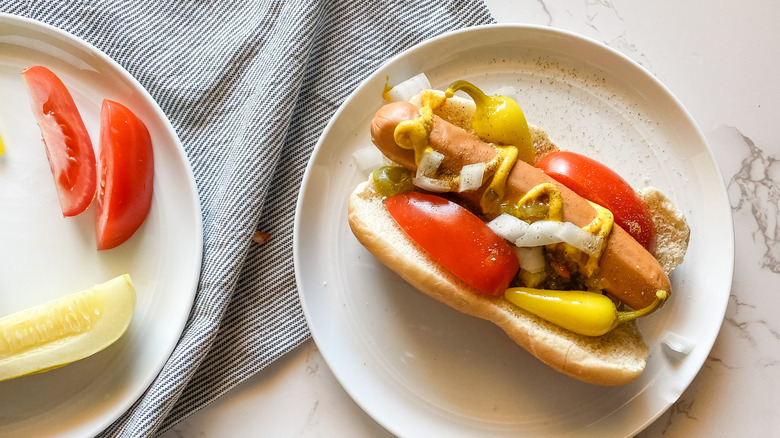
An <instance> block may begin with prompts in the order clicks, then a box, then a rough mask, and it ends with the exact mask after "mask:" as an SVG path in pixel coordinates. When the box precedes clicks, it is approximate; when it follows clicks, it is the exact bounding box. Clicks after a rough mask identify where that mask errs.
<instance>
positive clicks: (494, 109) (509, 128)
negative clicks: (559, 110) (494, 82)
mask: <svg viewBox="0 0 780 438" xmlns="http://www.w3.org/2000/svg"><path fill="white" fill-rule="evenodd" d="M456 91H464V92H465V93H466V94H468V95H469V96H471V98H472V99H473V100H474V103H475V104H476V106H477V107H476V109H475V111H474V121H473V122H472V129H474V133H475V134H477V136H478V137H479V138H481V139H482V140H485V141H487V142H490V143H500V144H508V145H513V146H515V147H516V148H517V151H518V158H519V159H521V160H523V161H525V162H526V163H530V164H533V163H534V145H533V140H532V139H531V132H530V131H529V130H528V122H526V120H525V115H524V114H523V110H522V109H521V108H520V105H518V104H517V102H515V101H514V100H513V99H511V98H509V97H507V96H486V95H485V93H483V92H482V90H480V89H479V88H477V87H476V86H474V85H473V84H471V83H469V82H466V81H455V82H453V83H452V85H450V87H449V88H448V89H447V91H445V92H444V95H445V96H446V97H448V98H449V97H452V96H453V95H454V94H455V92H456Z"/></svg>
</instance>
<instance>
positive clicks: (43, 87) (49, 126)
mask: <svg viewBox="0 0 780 438" xmlns="http://www.w3.org/2000/svg"><path fill="white" fill-rule="evenodd" d="M22 78H24V83H25V85H26V86H27V91H28V93H29V95H30V104H31V106H32V110H33V114H34V115H35V119H36V120H37V122H38V126H39V127H40V128H41V135H42V136H43V143H44V144H45V145H46V156H47V157H48V159H49V167H50V168H51V173H52V175H53V176H54V185H55V187H56V188H57V198H58V199H59V201H60V208H61V209H62V215H63V216H75V215H77V214H79V213H81V212H83V211H84V210H86V209H87V207H88V206H89V204H90V202H92V198H94V197H95V181H96V180H97V170H96V168H95V151H94V150H93V149H92V142H91V141H90V139H89V133H87V128H86V127H85V126H84V121H83V120H81V115H80V114H79V110H78V108H76V104H75V103H74V102H73V97H71V95H70V93H69V92H68V89H67V88H65V84H63V83H62V81H61V80H60V79H59V78H58V77H57V76H56V75H55V74H54V73H52V71H51V70H49V69H48V68H46V67H42V66H35V67H30V68H28V69H26V70H24V71H23V72H22Z"/></svg>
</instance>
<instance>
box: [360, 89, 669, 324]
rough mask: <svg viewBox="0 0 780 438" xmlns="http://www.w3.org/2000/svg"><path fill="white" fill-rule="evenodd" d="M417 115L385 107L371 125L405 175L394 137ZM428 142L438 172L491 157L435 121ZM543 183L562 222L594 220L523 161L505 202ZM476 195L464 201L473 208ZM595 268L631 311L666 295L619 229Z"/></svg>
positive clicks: (649, 264) (657, 274)
mask: <svg viewBox="0 0 780 438" xmlns="http://www.w3.org/2000/svg"><path fill="white" fill-rule="evenodd" d="M418 111H419V108H418V107H417V106H415V105H413V104H411V103H409V102H395V103H390V104H387V105H385V106H383V107H382V108H380V109H379V111H378V112H377V113H376V115H375V116H374V119H373V121H372V123H371V140H372V142H373V143H374V144H375V145H376V147H377V148H379V150H380V151H381V152H382V153H383V154H384V155H385V156H387V157H388V158H389V159H390V160H392V161H394V162H396V163H398V164H400V165H402V166H404V167H406V168H408V169H410V170H417V166H416V164H415V160H414V152H413V151H411V150H408V149H402V148H401V147H399V146H398V145H397V144H396V142H395V140H394V137H393V133H394V131H395V128H396V126H398V124H399V123H400V122H402V121H404V120H410V119H414V118H416V117H417V113H418ZM429 141H430V145H431V147H432V148H433V149H434V150H436V151H438V152H440V153H442V154H444V156H445V158H444V161H442V163H441V167H443V168H445V169H450V170H452V171H457V170H458V169H460V168H462V167H463V166H464V165H468V164H474V163H481V162H486V161H490V160H491V159H493V157H494V156H495V155H496V151H495V149H494V148H493V147H492V146H490V145H489V144H487V143H485V142H484V141H482V140H480V139H479V138H478V137H477V136H475V135H474V134H471V133H469V132H466V131H464V130H463V129H461V128H458V127H457V126H455V125H453V124H451V123H448V122H446V121H445V120H443V119H442V118H441V117H438V116H434V123H433V130H432V131H431V135H430V139H429ZM543 183H552V184H555V185H556V186H557V187H558V189H559V190H560V192H561V195H562V197H563V202H564V208H563V215H564V219H563V220H564V221H566V222H571V223H573V224H575V225H577V226H580V227H582V226H585V225H587V224H588V223H590V222H591V220H593V218H594V217H595V216H596V210H595V209H594V208H593V207H592V206H590V204H588V202H587V201H586V200H585V199H583V198H581V197H580V196H579V195H577V194H576V193H574V192H573V191H571V190H569V189H568V188H567V187H566V186H563V185H562V184H559V183H558V182H556V181H555V180H553V179H552V178H550V177H549V176H547V175H546V174H545V173H544V172H542V171H540V170H538V169H536V168H534V167H533V166H531V165H529V164H527V163H525V162H522V161H518V162H517V163H515V165H514V167H513V169H512V171H511V172H510V174H509V179H508V182H507V193H506V196H507V198H510V199H511V198H519V197H520V196H522V195H523V194H525V193H527V192H528V191H530V190H531V189H532V188H533V187H535V186H537V185H539V184H543ZM478 195H479V194H478V193H476V194H471V195H466V196H467V197H468V198H470V199H471V200H472V202H473V199H474V197H475V196H478ZM599 266H600V268H601V269H600V270H599V274H598V275H599V278H600V280H602V284H603V287H604V289H605V290H606V291H608V292H610V293H611V294H612V295H614V296H616V297H617V298H619V299H620V300H621V301H623V302H624V303H626V304H628V305H629V306H630V307H632V308H634V309H639V308H643V307H647V306H648V305H650V304H651V303H652V302H653V300H654V299H655V293H656V291H657V290H659V289H662V290H665V291H669V292H670V285H669V278H668V277H667V276H666V274H665V273H664V270H663V268H662V267H661V265H660V264H659V263H658V261H657V260H656V259H655V258H654V257H653V256H652V255H651V254H650V253H649V252H647V251H646V250H645V249H644V248H642V246H641V245H640V244H639V243H638V242H637V241H636V240H634V239H633V238H632V237H631V236H629V235H628V233H626V232H625V231H624V230H623V229H622V228H620V227H615V228H613V230H612V235H611V236H610V238H609V240H608V241H607V247H606V248H605V250H604V252H603V254H602V256H601V262H600V263H599Z"/></svg>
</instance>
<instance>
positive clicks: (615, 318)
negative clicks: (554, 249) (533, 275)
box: [504, 287, 668, 336]
mask: <svg viewBox="0 0 780 438" xmlns="http://www.w3.org/2000/svg"><path fill="white" fill-rule="evenodd" d="M667 296H668V294H667V293H666V291H664V290H659V291H657V292H656V298H655V301H653V303H652V304H650V305H649V306H647V307H645V308H644V309H639V310H633V311H627V312H619V311H618V310H617V308H616V307H615V304H614V303H613V302H612V300H611V299H609V297H607V296H605V295H602V294H600V293H596V292H585V291H560V290H546V289H532V288H528V287H513V288H509V289H507V290H506V292H505V293H504V297H505V298H506V299H507V300H508V301H509V302H511V303H512V304H514V305H516V306H518V307H520V308H522V309H525V310H527V311H529V312H531V313H533V314H535V315H537V316H539V317H540V318H543V319H546V320H547V321H550V322H551V323H553V324H556V325H558V326H561V327H563V328H565V329H568V330H571V331H572V332H574V333H579V334H581V335H585V336H601V335H604V334H606V333H608V332H609V331H611V330H612V329H614V328H615V327H617V326H618V324H621V323H623V322H626V321H631V320H633V319H636V318H639V317H642V316H645V315H648V314H650V313H652V312H654V311H655V310H656V309H658V308H659V307H661V305H662V304H663V303H664V301H666V297H667Z"/></svg>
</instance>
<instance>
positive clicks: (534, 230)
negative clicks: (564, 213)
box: [515, 221, 603, 255]
mask: <svg viewBox="0 0 780 438" xmlns="http://www.w3.org/2000/svg"><path fill="white" fill-rule="evenodd" d="M602 240H603V238H602V237H600V236H594V235H593V234H591V233H589V232H587V231H585V230H583V229H582V228H580V227H578V226H576V225H574V224H573V223H571V222H557V221H536V222H534V223H532V224H531V225H530V226H529V227H528V231H526V233H525V234H523V236H521V237H520V238H518V239H517V240H516V241H515V245H517V246H520V247H527V246H543V245H552V244H554V243H560V242H566V243H568V244H569V245H571V246H573V247H575V248H577V249H579V250H580V251H582V252H584V253H586V254H588V255H594V254H596V253H598V251H599V249H600V248H601V242H602Z"/></svg>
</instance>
